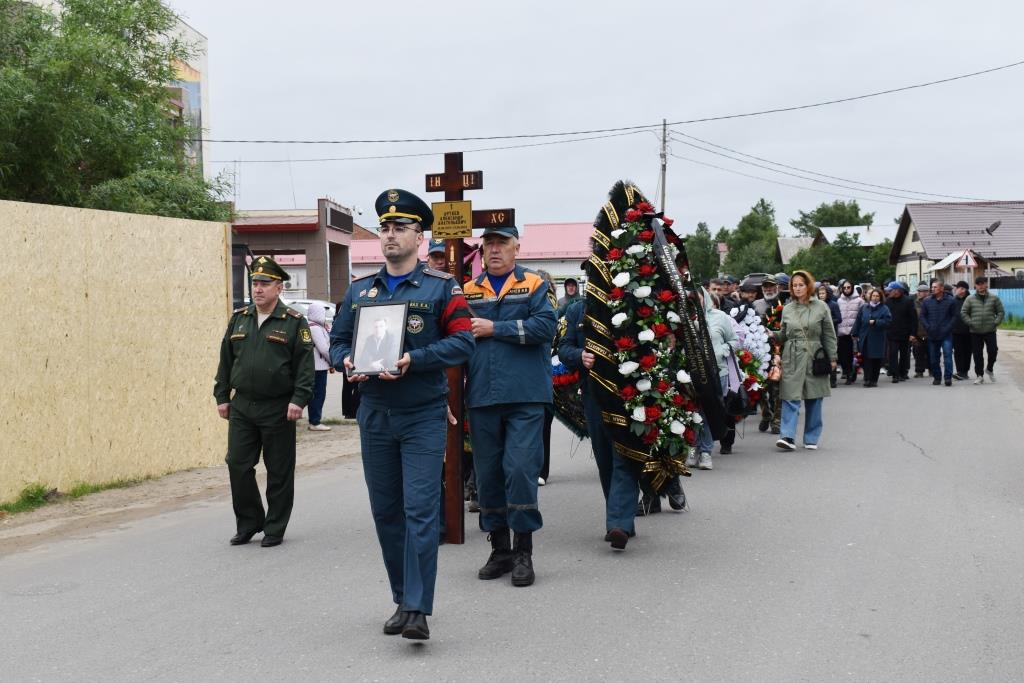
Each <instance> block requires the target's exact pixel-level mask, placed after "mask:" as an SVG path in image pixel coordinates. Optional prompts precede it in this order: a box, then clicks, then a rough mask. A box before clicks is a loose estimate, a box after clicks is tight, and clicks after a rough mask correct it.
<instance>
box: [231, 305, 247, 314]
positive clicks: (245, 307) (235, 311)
mask: <svg viewBox="0 0 1024 683" xmlns="http://www.w3.org/2000/svg"><path fill="white" fill-rule="evenodd" d="M248 308H249V307H248V306H242V307H240V308H236V309H235V310H233V311H231V313H232V314H236V313H245V311H246V310H247V309H248Z"/></svg>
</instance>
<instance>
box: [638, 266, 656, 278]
mask: <svg viewBox="0 0 1024 683" xmlns="http://www.w3.org/2000/svg"><path fill="white" fill-rule="evenodd" d="M638 272H639V273H640V275H642V276H644V277H648V276H651V275H654V274H655V273H657V272H658V267H657V266H655V265H653V264H650V263H642V264H640V268H639V270H638Z"/></svg>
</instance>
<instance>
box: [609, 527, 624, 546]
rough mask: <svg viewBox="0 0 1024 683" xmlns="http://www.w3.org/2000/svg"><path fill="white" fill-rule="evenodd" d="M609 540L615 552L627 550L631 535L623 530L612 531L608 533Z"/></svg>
mask: <svg viewBox="0 0 1024 683" xmlns="http://www.w3.org/2000/svg"><path fill="white" fill-rule="evenodd" d="M607 538H608V542H609V543H611V544H612V548H614V549H615V550H625V549H626V544H627V543H629V534H627V533H626V532H625V531H623V530H622V529H612V530H611V531H609V532H608V536H607Z"/></svg>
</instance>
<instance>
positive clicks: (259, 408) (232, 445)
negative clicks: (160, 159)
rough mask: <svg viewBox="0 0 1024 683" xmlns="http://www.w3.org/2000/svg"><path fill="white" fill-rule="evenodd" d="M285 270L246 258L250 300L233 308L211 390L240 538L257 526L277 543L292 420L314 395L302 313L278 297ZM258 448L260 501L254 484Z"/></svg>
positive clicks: (289, 478) (287, 484) (286, 513)
mask: <svg viewBox="0 0 1024 683" xmlns="http://www.w3.org/2000/svg"><path fill="white" fill-rule="evenodd" d="M289 279H290V278H289V276H288V273H286V272H285V271H284V269H282V268H281V266H279V265H278V264H277V263H276V262H275V261H274V259H272V258H270V257H269V256H260V257H259V258H257V259H256V260H255V261H254V262H253V264H252V299H253V303H252V304H250V305H248V306H243V307H241V308H239V309H236V310H235V312H234V313H233V314H232V316H231V321H230V322H229V323H228V328H227V331H226V332H225V333H224V339H223V341H222V342H221V345H220V364H219V366H218V367H217V381H216V384H215V385H214V389H213V395H214V397H215V398H216V399H217V413H218V414H219V415H220V416H221V417H222V418H224V419H225V420H228V455H227V459H226V462H227V465H228V474H229V476H230V479H231V503H232V506H233V507H234V510H235V526H236V533H235V535H234V536H233V537H232V538H231V545H245V544H246V543H248V542H249V541H251V540H252V537H253V536H255V535H256V534H258V533H259V532H260V531H262V532H263V541H262V542H261V543H260V545H262V546H263V547H264V548H269V547H272V546H276V545H280V544H281V541H282V540H283V539H284V532H285V529H286V528H287V527H288V520H289V518H290V517H291V514H292V503H293V501H294V499H295V421H296V420H298V419H299V418H300V417H302V409H303V408H304V407H305V406H306V404H308V403H309V400H310V398H312V396H313V379H314V376H315V375H314V363H313V336H312V334H311V333H310V331H309V324H308V323H306V319H305V318H303V317H302V314H301V313H299V312H298V311H295V310H292V309H291V308H288V307H287V306H285V305H284V303H282V302H281V291H282V290H283V288H284V284H283V283H284V282H285V281H287V280H289ZM260 451H262V452H263V464H264V465H266V468H267V509H266V512H264V510H263V501H262V500H261V499H260V490H259V487H258V486H257V485H256V463H258V462H259V459H260Z"/></svg>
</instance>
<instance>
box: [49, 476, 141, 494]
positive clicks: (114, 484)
mask: <svg viewBox="0 0 1024 683" xmlns="http://www.w3.org/2000/svg"><path fill="white" fill-rule="evenodd" d="M147 479H152V477H142V478H140V479H115V480H114V481H107V482H103V483H102V484H84V483H83V484H75V485H74V486H72V487H71V490H70V491H68V492H67V497H68V498H81V497H82V496H88V495H89V494H90V493H99V492H100V491H107V490H109V489H124V488H128V487H129V486H135V485H136V484H141V483H142V482H144V481H146V480H147Z"/></svg>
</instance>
